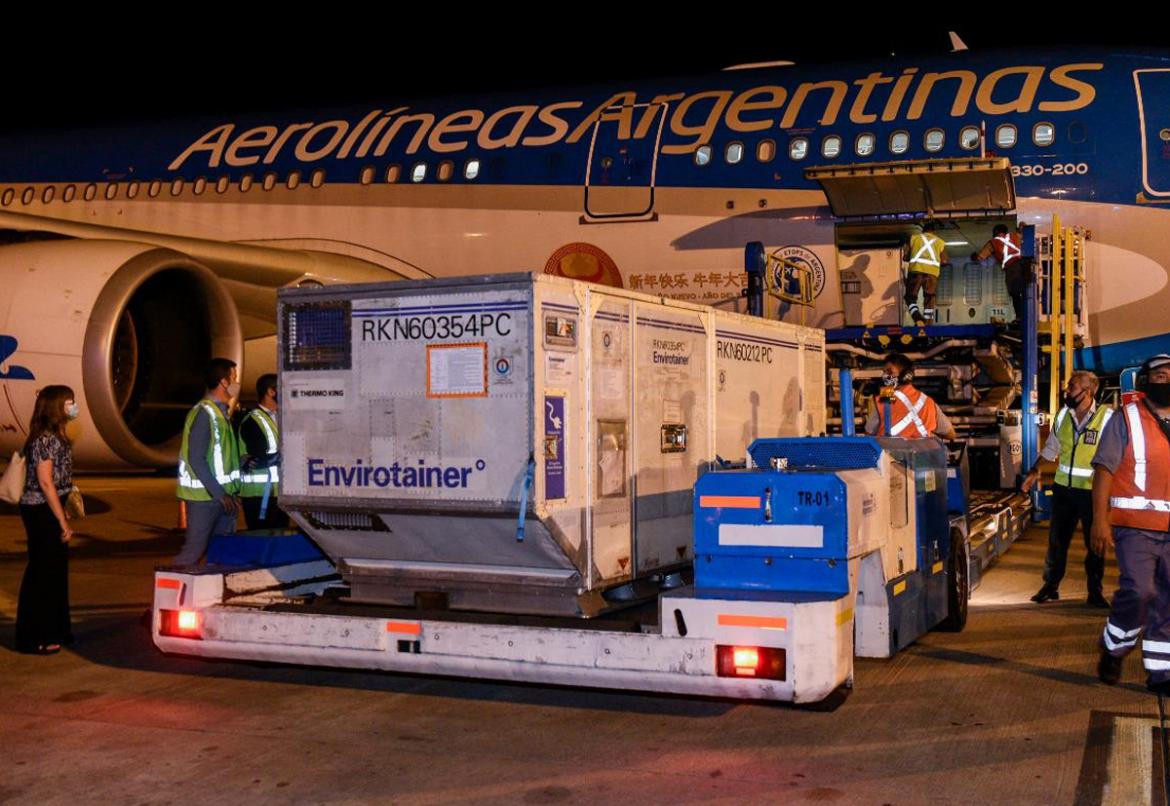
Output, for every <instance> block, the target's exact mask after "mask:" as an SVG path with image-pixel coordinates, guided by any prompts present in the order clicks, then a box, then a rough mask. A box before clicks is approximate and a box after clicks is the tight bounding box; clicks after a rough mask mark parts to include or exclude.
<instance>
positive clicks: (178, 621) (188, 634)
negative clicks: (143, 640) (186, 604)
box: [158, 610, 203, 639]
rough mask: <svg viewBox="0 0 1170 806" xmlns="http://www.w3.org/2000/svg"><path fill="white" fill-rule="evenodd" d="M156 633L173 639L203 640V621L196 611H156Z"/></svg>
mask: <svg viewBox="0 0 1170 806" xmlns="http://www.w3.org/2000/svg"><path fill="white" fill-rule="evenodd" d="M158 632H159V634H160V635H169V636H171V637H173V638H198V639H201V638H203V619H202V618H200V617H199V611H198V610H160V611H158Z"/></svg>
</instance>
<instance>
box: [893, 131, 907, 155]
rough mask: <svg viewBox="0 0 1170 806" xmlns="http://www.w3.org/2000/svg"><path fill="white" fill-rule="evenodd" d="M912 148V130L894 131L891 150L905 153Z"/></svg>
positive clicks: (896, 152)
mask: <svg viewBox="0 0 1170 806" xmlns="http://www.w3.org/2000/svg"><path fill="white" fill-rule="evenodd" d="M909 150H910V132H894V133H893V134H891V135H890V151H891V152H892V153H894V154H905V153H906V152H907V151H909Z"/></svg>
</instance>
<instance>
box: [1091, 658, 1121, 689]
mask: <svg viewBox="0 0 1170 806" xmlns="http://www.w3.org/2000/svg"><path fill="white" fill-rule="evenodd" d="M1122 660H1123V658H1119V657H1116V656H1115V655H1110V654H1109V651H1108V650H1106V649H1102V650H1101V659H1100V660H1098V661H1097V679H1098V680H1100V681H1101V682H1102V683H1104V684H1105V685H1107V686H1116V685H1117V681H1118V680H1120V679H1121V662H1122Z"/></svg>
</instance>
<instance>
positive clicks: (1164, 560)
mask: <svg viewBox="0 0 1170 806" xmlns="http://www.w3.org/2000/svg"><path fill="white" fill-rule="evenodd" d="M1113 543H1114V547H1115V551H1116V554H1117V568H1118V570H1119V571H1120V572H1121V579H1120V581H1119V586H1118V589H1117V593H1116V594H1114V596H1113V606H1112V608H1111V609H1110V611H1109V620H1108V621H1107V622H1105V632H1104V634H1103V635H1102V637H1101V640H1102V643H1103V644H1104V646H1105V648H1106V649H1107V650H1108V651H1109V653H1110V654H1111V655H1115V656H1117V657H1121V656H1123V655H1125V654H1127V653H1128V652H1129V651H1130V650H1131V649H1133V648H1134V647H1135V646H1137V642H1138V638H1139V637H1140V638H1141V639H1142V660H1143V661H1144V662H1145V666H1146V671H1147V672H1149V675H1150V682H1151V683H1160V682H1163V681H1165V680H1170V532H1150V531H1146V530H1144V529H1130V528H1127V527H1124V526H1114V527H1113ZM1143 629H1144V630H1145V635H1142V630H1143Z"/></svg>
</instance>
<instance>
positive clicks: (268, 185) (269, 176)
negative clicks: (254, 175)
mask: <svg viewBox="0 0 1170 806" xmlns="http://www.w3.org/2000/svg"><path fill="white" fill-rule="evenodd" d="M263 187H264V189H265V190H272V189H273V188H274V187H276V174H274V173H272V172H271V171H269V172H268V173H266V174H264V185H263Z"/></svg>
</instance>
